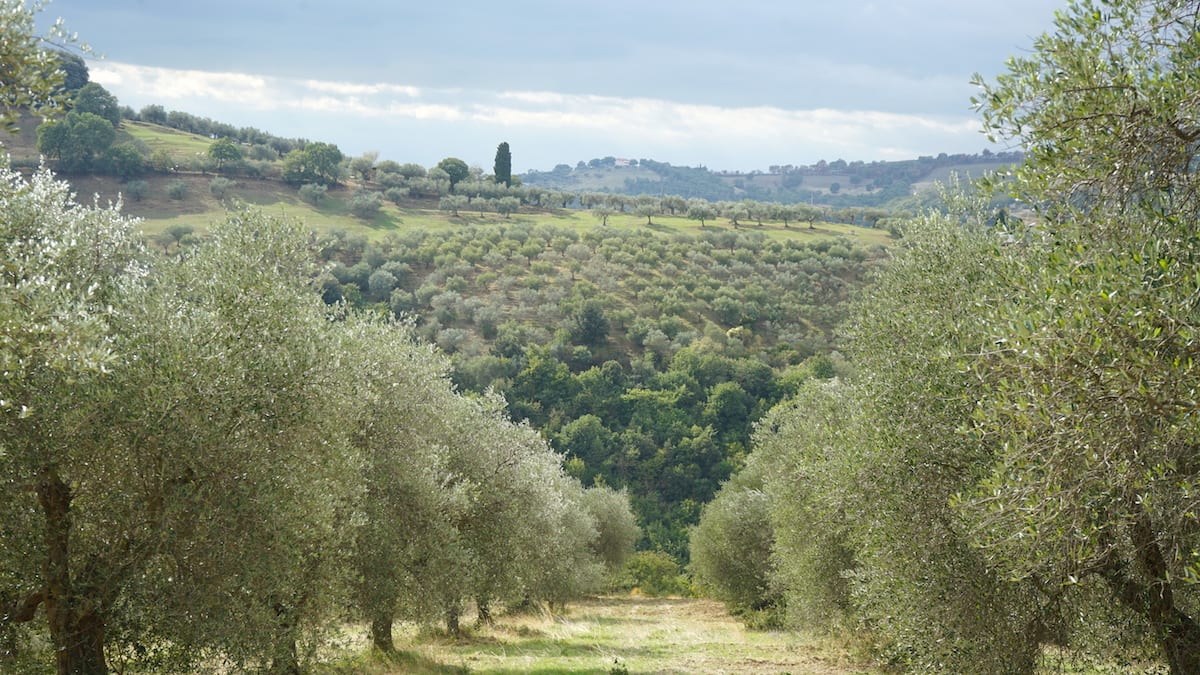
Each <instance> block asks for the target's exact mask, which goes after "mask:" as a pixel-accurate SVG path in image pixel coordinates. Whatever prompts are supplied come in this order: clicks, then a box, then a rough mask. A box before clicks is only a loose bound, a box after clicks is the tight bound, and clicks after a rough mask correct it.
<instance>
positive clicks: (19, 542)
mask: <svg viewBox="0 0 1200 675" xmlns="http://www.w3.org/2000/svg"><path fill="white" fill-rule="evenodd" d="M0 201H3V203H4V204H5V208H4V209H3V215H2V216H0V247H2V255H0V258H2V259H3V260H4V261H5V264H4V275H3V278H2V279H3V284H0V326H2V328H3V331H2V333H3V335H4V336H5V337H4V339H3V341H0V364H2V365H3V367H2V368H0V429H2V432H0V476H3V478H2V480H3V481H4V493H5V494H6V495H8V497H7V498H6V499H5V500H3V501H0V511H2V512H0V522H3V523H5V529H4V545H3V546H0V601H2V602H3V604H4V610H3V614H2V616H3V622H2V623H0V631H2V632H3V633H4V636H3V637H4V641H5V644H6V646H7V647H9V648H10V651H11V650H15V649H17V648H19V647H20V646H21V645H22V644H37V642H38V640H35V639H32V637H33V635H32V634H33V633H43V632H44V634H45V635H46V636H47V637H48V639H49V641H50V643H51V644H52V645H53V655H54V656H53V658H54V659H55V660H56V661H57V664H58V670H59V672H62V673H76V672H88V673H99V672H106V669H107V667H108V665H107V663H106V659H108V660H112V659H118V658H142V659H153V660H152V661H149V663H151V664H154V663H157V664H159V666H161V667H180V666H181V665H182V664H186V663H191V662H194V661H195V660H196V659H200V658H204V659H224V660H227V661H229V662H230V663H232V664H233V665H234V666H235V667H238V668H242V667H247V666H253V665H255V664H257V665H258V666H266V665H268V664H269V665H270V666H271V667H272V668H274V669H276V670H284V671H293V670H295V668H296V667H297V664H298V663H299V662H300V661H301V660H303V659H304V658H305V656H306V655H311V654H312V653H313V651H312V649H313V648H314V647H315V646H316V645H317V644H319V642H320V639H321V637H322V636H323V635H324V634H325V629H326V628H328V627H329V626H331V625H332V624H334V623H336V622H339V621H344V620H345V619H347V618H348V616H347V614H346V613H345V612H344V611H343V610H342V609H341V608H343V607H346V606H349V605H355V606H358V607H359V608H360V609H361V612H362V614H363V615H365V616H368V617H369V618H371V619H372V622H373V623H372V625H373V632H374V633H375V641H376V643H377V644H379V645H381V646H387V644H388V641H387V639H386V636H387V635H388V633H389V632H390V621H388V617H389V616H403V617H412V618H424V617H429V616H432V614H431V613H430V612H431V611H432V610H437V612H439V615H440V616H443V617H444V618H446V620H447V621H448V622H449V624H450V626H451V628H453V627H454V626H455V625H456V622H457V617H458V614H459V613H460V612H461V610H462V606H463V601H464V600H465V599H467V598H474V599H475V600H476V602H477V603H478V604H479V606H480V608H481V612H482V613H483V614H485V615H486V608H487V607H488V606H489V605H488V603H489V602H491V601H493V600H495V601H501V602H517V601H525V600H535V601H536V600H553V601H557V600H561V599H563V598H566V597H570V596H571V595H572V594H574V593H578V592H580V591H581V590H583V589H587V588H592V587H594V586H595V583H596V580H597V579H598V578H599V576H600V574H601V572H602V571H603V566H604V563H605V562H608V563H612V564H615V563H617V562H619V558H620V553H619V552H616V550H615V549H613V548H612V547H610V546H609V545H608V543H607V542H609V541H610V539H611V538H612V537H614V536H615V537H616V538H617V539H619V540H620V541H621V542H623V545H624V547H625V548H631V547H632V542H633V540H634V539H635V538H636V537H637V528H636V526H635V525H634V524H633V522H632V516H631V515H630V510H629V507H628V503H627V500H623V496H621V495H617V494H615V493H614V495H610V496H609V497H608V498H609V499H615V500H617V501H624V503H625V506H624V509H623V510H621V509H616V510H615V511H614V510H613V509H611V508H607V509H600V508H594V509H593V508H589V506H588V505H589V504H591V503H592V501H591V500H595V499H598V497H589V496H585V493H584V491H583V490H582V488H581V487H580V486H579V484H578V482H576V481H574V480H573V479H570V478H568V477H567V476H566V475H565V473H564V472H563V470H562V467H561V465H560V463H559V461H558V458H557V455H555V454H554V453H553V452H552V451H551V450H550V449H549V447H548V446H547V445H546V443H545V442H544V441H542V440H541V439H540V437H538V435H537V434H536V433H534V432H532V431H530V430H529V429H527V428H525V427H520V426H516V425H513V424H512V423H510V422H508V421H506V419H505V418H504V416H503V415H502V414H501V412H500V409H501V407H502V406H501V403H500V402H498V401H485V400H478V399H471V398H466V397H463V396H461V395H458V394H456V393H455V391H454V389H453V387H452V386H451V385H450V383H449V380H448V377H447V374H446V365H445V363H444V360H443V359H442V358H441V357H440V356H438V355H437V354H436V353H434V352H433V351H431V350H430V349H429V348H426V347H423V346H421V345H419V344H418V343H416V342H415V341H414V340H413V339H412V337H411V335H410V333H409V331H408V329H407V328H405V327H403V326H398V325H393V324H386V323H380V322H378V321H375V320H371V319H369V318H366V317H364V316H358V315H353V314H351V315H347V316H337V315H333V316H331V315H330V308H328V307H327V306H326V305H325V304H324V303H322V302H321V299H320V297H319V296H318V295H317V293H316V292H315V290H314V289H313V287H312V283H311V280H312V279H313V278H314V276H315V270H313V269H312V267H313V262H314V260H315V257H314V251H313V248H312V242H311V240H310V237H309V235H307V234H306V233H305V232H304V231H303V230H302V229H301V228H300V227H299V226H297V225H294V224H290V223H286V222H280V221H277V220H273V219H269V218H265V217H263V216H261V215H259V214H254V213H243V214H238V215H234V216H231V217H230V218H229V220H228V221H227V222H225V223H223V224H220V225H217V226H214V228H213V230H212V233H211V236H210V237H209V238H207V239H205V240H204V241H203V242H201V243H200V244H199V245H197V246H195V247H193V248H191V249H189V250H188V252H187V253H186V254H184V255H180V256H178V257H176V258H172V259H170V260H162V259H159V260H152V259H151V258H150V257H149V256H148V255H147V254H146V253H145V251H144V250H143V249H142V247H141V244H140V238H139V236H138V234H137V232H136V230H135V228H134V223H133V222H132V221H130V220H128V219H126V218H124V217H122V216H121V215H119V213H118V211H117V210H116V208H97V207H81V206H78V205H76V204H74V203H72V200H71V196H70V193H69V191H68V187H67V186H66V185H65V184H63V183H59V182H57V181H55V180H54V179H53V177H52V176H51V175H49V174H48V173H44V172H39V173H37V174H36V175H35V176H34V177H33V178H31V179H29V180H28V181H26V180H25V179H22V178H21V177H20V176H19V175H18V174H16V173H14V172H12V171H9V170H7V169H5V170H4V172H3V175H2V176H0ZM600 517H603V519H604V520H603V522H602V521H601V519H600ZM617 548H622V547H617ZM622 550H623V548H622ZM601 553H606V554H607V556H608V557H607V558H605V557H603V556H601ZM352 598H357V600H358V601H357V602H356V603H351V602H350V599H352ZM389 613H390V614H389ZM39 618H40V619H41V620H42V621H44V624H43V629H42V630H41V631H34V630H32V629H30V628H29V626H30V625H31V622H32V621H33V620H34V619H39ZM9 658H15V657H13V656H12V655H11V654H10V655H9Z"/></svg>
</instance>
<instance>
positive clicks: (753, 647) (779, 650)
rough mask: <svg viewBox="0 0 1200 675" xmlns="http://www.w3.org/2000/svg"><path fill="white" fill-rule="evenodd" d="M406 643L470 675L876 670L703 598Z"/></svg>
mask: <svg viewBox="0 0 1200 675" xmlns="http://www.w3.org/2000/svg"><path fill="white" fill-rule="evenodd" d="M398 637H400V636H398ZM409 637H410V639H409V640H406V639H405V638H404V637H400V639H399V640H398V643H399V644H398V645H397V646H399V647H400V648H401V649H407V650H409V651H410V653H413V654H416V655H419V656H420V657H421V660H422V661H423V662H425V663H426V664H428V665H433V664H434V663H436V664H441V665H443V666H449V667H451V668H453V669H458V668H461V669H465V670H466V671H469V672H472V673H538V672H541V673H624V672H628V673H688V674H689V675H690V674H692V673H713V674H717V673H731V674H732V673H751V674H755V673H795V674H800V673H805V674H816V673H820V674H837V675H846V674H849V673H878V672H879V671H876V670H873V669H871V668H870V667H869V666H867V665H864V664H861V663H856V662H855V660H854V659H853V658H852V657H851V655H850V654H849V653H847V652H846V650H845V649H844V648H842V647H841V646H840V645H838V644H837V643H835V642H833V641H829V640H825V639H822V638H817V637H811V636H804V635H798V634H795V633H774V632H758V631H747V630H745V629H744V628H742V626H741V625H740V624H739V623H737V621H735V620H734V619H733V618H732V617H730V616H729V614H728V613H726V612H725V609H724V608H723V607H722V606H721V605H720V604H719V603H716V602H713V601H709V600H694V599H664V598H628V597H606V598H597V599H593V600H587V601H582V602H577V603H574V604H572V605H571V606H570V607H569V608H568V609H567V612H566V613H565V615H564V616H558V617H554V618H549V617H541V616H515V617H513V616H509V617H502V618H501V619H500V620H499V621H498V623H497V625H496V626H495V627H494V628H490V629H483V630H480V631H477V632H476V633H475V634H474V635H473V636H472V637H471V638H469V639H465V640H460V641H448V640H440V641H439V640H434V641H429V640H428V639H419V638H417V637H416V636H415V635H412V636H409ZM410 640H411V641H410ZM405 642H408V644H407V645H406V644H405ZM406 672H407V671H406ZM460 672H461V671H460Z"/></svg>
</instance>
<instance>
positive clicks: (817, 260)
mask: <svg viewBox="0 0 1200 675" xmlns="http://www.w3.org/2000/svg"><path fill="white" fill-rule="evenodd" d="M884 254H885V250H884V249H883V247H881V246H878V245H871V246H862V245H858V244H855V243H854V242H852V241H851V240H849V239H848V238H846V239H841V240H838V239H821V240H818V241H815V242H811V243H804V242H799V241H796V240H788V241H778V240H774V239H771V238H768V237H767V236H766V235H764V234H763V233H761V232H755V231H744V232H735V231H732V230H712V231H708V232H704V233H702V234H700V235H699V236H692V235H688V234H681V235H676V236H672V237H666V236H662V235H660V234H657V233H655V232H653V231H651V230H646V229H637V230H633V229H615V228H605V227H594V228H590V229H588V230H587V231H585V232H584V233H582V234H580V233H578V232H576V231H575V230H572V229H566V228H561V227H555V226H552V225H538V226H530V225H526V224H515V225H509V226H490V227H474V228H463V229H458V230H453V231H441V232H432V231H426V230H413V231H408V232H405V233H403V234H398V235H390V234H389V235H387V236H385V237H383V238H382V239H379V240H377V241H369V240H367V239H366V238H365V237H354V236H349V235H344V234H343V235H340V236H336V237H335V238H334V239H333V240H331V241H329V242H328V243H327V244H326V246H325V248H324V250H323V253H322V255H323V257H324V259H326V260H327V261H328V262H329V263H331V264H330V266H329V267H328V268H327V272H326V273H325V274H324V275H323V276H322V280H321V284H322V288H323V294H324V297H325V299H326V301H327V302H330V303H334V302H349V303H350V305H351V306H355V307H364V308H367V307H374V308H377V309H379V310H381V311H384V312H390V313H392V314H395V315H397V316H403V315H412V316H413V317H414V318H415V321H416V331H417V333H418V334H419V335H420V336H422V337H423V338H425V339H426V340H428V341H430V342H432V343H435V344H437V345H438V347H439V348H440V349H441V350H442V351H443V352H445V353H447V354H449V355H450V356H451V359H452V362H453V363H454V375H453V377H454V379H455V381H456V382H457V383H458V384H459V385H460V386H461V387H463V388H464V389H466V390H470V391H477V392H483V391H487V390H489V389H493V390H495V391H498V392H500V393H502V394H503V395H504V396H505V398H506V399H507V401H508V405H509V411H510V414H511V415H512V416H513V417H514V419H518V420H527V421H528V422H529V423H530V424H532V425H533V426H534V427H535V428H537V429H539V430H540V431H541V432H542V434H543V435H544V436H545V437H546V438H547V439H548V440H550V442H551V443H552V445H553V446H554V447H555V448H556V449H558V450H559V451H560V452H561V453H562V454H563V455H564V457H565V458H566V460H567V467H568V470H569V471H570V472H571V473H572V475H574V476H576V477H577V478H579V479H580V480H582V481H583V483H584V484H585V485H592V484H596V485H609V486H614V487H618V488H628V489H629V491H630V494H631V495H632V497H633V500H634V504H635V506H636V509H637V512H638V514H639V516H640V517H641V522H642V524H643V528H644V530H645V534H646V540H645V541H644V542H643V545H644V546H648V547H651V548H654V549H658V550H664V551H667V552H669V553H671V554H672V555H674V556H676V557H677V558H679V559H685V557H686V553H687V544H686V542H687V528H688V527H689V526H690V525H693V524H695V522H696V515H697V513H698V509H699V506H700V505H701V504H703V503H705V502H707V501H708V500H709V499H710V498H711V497H712V495H713V494H714V493H715V491H716V489H717V487H718V486H719V485H720V483H721V482H722V481H724V480H725V479H727V478H728V477H729V475H730V473H731V472H732V471H733V470H735V469H736V468H738V467H739V466H740V465H741V462H742V460H743V458H744V456H745V453H746V448H747V447H748V445H749V439H750V432H751V429H752V427H753V425H754V422H755V420H757V419H758V418H759V417H760V416H761V415H762V414H763V413H764V412H765V411H766V410H767V409H769V408H770V407H771V406H773V405H774V404H775V403H777V402H778V401H780V400H781V399H782V398H783V397H786V396H789V395H790V394H792V393H794V391H795V389H796V387H797V386H798V385H799V383H800V382H801V381H803V380H804V379H805V378H809V377H817V378H828V377H831V376H832V375H833V373H834V365H835V362H834V361H831V360H830V358H829V356H828V355H829V354H830V353H831V351H832V350H833V349H834V348H835V346H836V345H837V338H836V336H835V335H834V333H833V328H834V326H835V325H837V324H838V323H839V322H840V321H842V320H843V318H844V317H845V307H846V303H847V301H848V299H849V297H850V296H851V295H852V293H853V292H854V290H855V289H857V288H858V287H859V286H861V284H862V283H863V280H864V279H865V277H866V276H867V274H868V270H869V269H870V268H871V267H872V266H873V265H874V264H875V263H876V262H877V261H879V260H880V259H881V258H882V257H883V256H884Z"/></svg>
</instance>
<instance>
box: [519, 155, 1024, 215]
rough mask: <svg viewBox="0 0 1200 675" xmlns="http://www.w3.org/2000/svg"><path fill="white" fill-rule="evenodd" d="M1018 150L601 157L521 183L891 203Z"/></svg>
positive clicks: (999, 165) (985, 168)
mask: <svg viewBox="0 0 1200 675" xmlns="http://www.w3.org/2000/svg"><path fill="white" fill-rule="evenodd" d="M1021 158H1022V156H1021V153H1020V152H1001V153H993V152H991V151H990V150H984V151H983V152H982V153H980V154H978V155H966V154H954V155H947V154H946V153H942V154H940V155H937V156H936V157H932V156H930V157H919V158H917V159H914V160H903V161H890V162H888V161H875V162H863V161H853V162H847V161H846V160H843V159H838V160H835V161H832V162H827V161H825V160H820V161H818V162H816V163H814V164H812V165H810V166H793V165H790V164H789V165H782V166H772V167H770V169H769V171H767V172H762V171H752V172H749V173H741V172H714V171H711V170H709V169H706V168H704V167H681V166H672V165H671V164H668V163H666V162H656V161H654V160H651V159H640V160H638V159H617V158H615V157H604V158H602V159H592V160H590V161H587V162H583V161H580V162H579V163H578V164H577V165H576V166H575V167H574V168H571V167H570V166H568V165H566V164H559V165H558V166H556V167H554V169H553V170H551V171H532V170H531V171H529V172H527V173H525V174H524V175H523V176H522V177H521V179H522V181H523V182H524V183H525V184H526V185H530V186H538V187H542V188H547V189H554V190H570V191H573V192H600V193H606V194H624V195H643V194H649V195H679V196H681V197H684V198H699V199H705V200H708V201H712V202H722V201H740V200H751V201H758V202H778V203H782V204H797V203H802V204H820V205H823V206H826V207H832V208H848V207H889V206H891V207H894V206H895V205H896V204H897V203H899V202H904V201H905V200H907V199H908V198H909V197H911V195H912V194H913V192H914V189H915V188H916V186H918V185H921V184H923V183H929V182H932V181H933V180H934V179H945V178H947V177H948V176H949V175H950V174H952V173H957V174H961V175H963V176H964V177H965V176H966V175H969V174H973V175H974V176H975V177H979V176H982V175H983V174H985V173H989V172H995V171H1001V170H1005V169H1009V168H1011V167H1012V166H1014V165H1016V164H1019V163H1020V162H1021Z"/></svg>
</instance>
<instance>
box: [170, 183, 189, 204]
mask: <svg viewBox="0 0 1200 675" xmlns="http://www.w3.org/2000/svg"><path fill="white" fill-rule="evenodd" d="M187 193H188V187H187V183H185V182H183V181H181V180H173V181H171V182H170V183H167V196H168V197H170V198H171V199H183V198H185V197H187Z"/></svg>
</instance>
